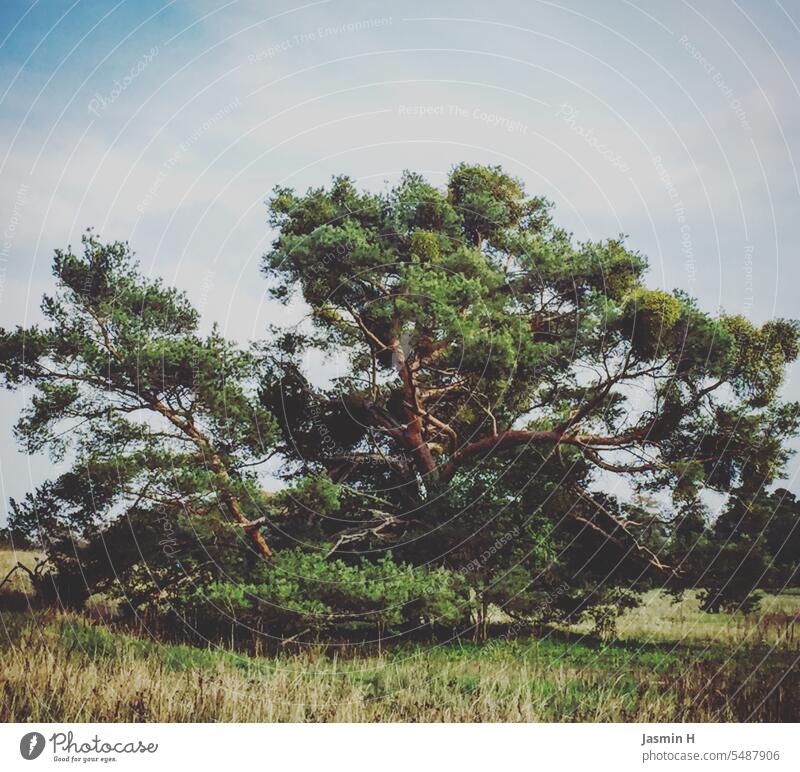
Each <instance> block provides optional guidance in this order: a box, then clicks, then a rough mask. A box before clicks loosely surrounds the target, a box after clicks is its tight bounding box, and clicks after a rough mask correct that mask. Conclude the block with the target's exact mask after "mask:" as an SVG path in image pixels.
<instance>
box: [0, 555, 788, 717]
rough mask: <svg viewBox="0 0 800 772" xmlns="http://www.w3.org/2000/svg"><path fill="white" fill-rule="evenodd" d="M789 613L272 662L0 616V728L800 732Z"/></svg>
mask: <svg viewBox="0 0 800 772" xmlns="http://www.w3.org/2000/svg"><path fill="white" fill-rule="evenodd" d="M0 557H3V556H2V555H0ZM30 557H32V556H30ZM9 562H10V561H9ZM17 589H19V590H20V591H25V588H24V587H19V588H17ZM798 609H800V597H796V596H794V597H781V598H777V599H769V600H768V601H767V602H766V603H765V604H764V611H763V612H762V614H761V615H760V616H759V615H757V616H756V617H754V619H753V620H745V619H744V618H742V619H739V618H738V616H737V615H733V616H731V615H726V614H719V615H705V614H702V613H701V612H700V611H699V610H698V609H697V604H696V602H695V601H694V600H693V599H689V600H687V601H684V602H683V603H682V604H678V605H677V606H676V605H672V604H671V603H670V602H669V600H668V599H665V598H662V597H661V596H658V595H655V594H653V595H649V596H648V597H647V598H646V601H645V604H644V606H643V607H641V608H639V609H636V610H634V611H632V612H630V613H628V614H626V615H625V617H624V618H623V619H622V620H621V622H620V637H621V639H622V640H619V641H617V642H615V643H612V644H608V645H602V644H600V643H599V642H597V641H594V640H591V639H589V638H587V637H586V636H585V635H582V634H581V631H571V632H569V633H563V632H561V633H553V634H551V635H549V636H546V637H545V638H543V639H539V640H496V641H493V642H490V643H488V644H484V645H474V644H467V643H458V642H453V643H450V644H445V645H439V646H427V647H421V646H413V647H412V646H405V647H398V648H396V649H394V650H393V651H391V652H389V653H387V654H384V655H383V656H377V655H374V654H371V655H370V654H361V655H355V656H350V657H342V656H340V655H335V654H332V653H331V652H330V651H325V650H323V649H319V648H314V649H306V650H304V651H302V652H300V653H295V654H291V655H290V654H285V655H282V656H278V657H272V658H263V657H249V656H245V655H242V654H237V653H233V652H230V651H225V650H221V649H211V648H209V649H202V648H197V647H192V646H185V645H165V644H162V643H159V642H157V641H154V640H150V639H147V638H144V637H138V638H137V637H134V636H130V635H125V634H122V633H121V632H120V631H119V630H112V629H110V628H106V627H104V626H103V625H101V624H95V623H92V622H90V621H89V620H88V619H87V618H86V616H79V615H74V614H56V613H53V612H31V611H16V612H10V611H5V612H0V662H2V665H1V666H0V720H2V721H5V722H8V721H36V722H45V721H56V722H58V721H168V722H173V721H177V722H180V721H221V722H236V721H246V722H273V721H504V722H505V721H643V722H654V721H746V720H757V721H797V720H798V719H800V670H799V669H798V667H797V663H798V649H799V648H800V644H798V640H797V638H796V637H795V636H794V633H795V628H796V626H797V610H798ZM787 618H788V620H789V622H788V623H787V621H786V620H787ZM787 624H788V626H787ZM781 631H783V632H781ZM786 631H788V632H786Z"/></svg>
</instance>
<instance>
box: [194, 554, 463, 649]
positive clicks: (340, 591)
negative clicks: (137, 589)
mask: <svg viewBox="0 0 800 772" xmlns="http://www.w3.org/2000/svg"><path fill="white" fill-rule="evenodd" d="M259 573H260V576H259V577H258V579H256V578H255V577H252V578H251V582H236V583H233V582H214V583H212V584H210V585H208V586H206V587H203V588H201V589H198V590H196V591H195V592H192V593H191V594H190V595H188V597H185V598H181V599H180V600H179V603H180V604H181V606H182V607H185V608H186V609H187V611H190V612H191V613H193V614H194V616H195V618H196V619H197V620H198V623H199V624H200V625H206V626H208V625H211V626H213V625H216V624H218V623H219V621H220V618H222V619H231V620H236V621H237V622H238V623H240V624H244V625H247V626H250V627H252V628H255V629H258V630H264V631H265V632H266V633H267V634H268V635H272V636H278V637H280V636H285V635H289V634H299V633H302V632H306V633H314V634H319V633H322V632H330V631H331V630H333V629H335V628H336V627H341V626H343V625H348V624H349V625H351V626H353V625H355V626H358V625H361V626H369V627H372V628H374V629H376V630H377V631H378V634H379V635H380V636H383V635H384V634H385V633H387V632H388V633H396V632H399V631H402V630H409V629H413V628H416V627H418V626H421V625H432V624H438V625H454V624H456V623H457V622H459V621H460V620H461V619H462V618H463V615H464V608H465V605H466V602H467V601H466V596H465V589H466V585H465V583H464V582H463V581H461V580H460V579H459V577H458V576H455V575H453V574H451V573H448V572H447V571H445V570H444V569H442V568H437V569H432V570H428V569H424V568H415V567H413V566H411V565H409V564H402V563H396V562H394V561H393V560H392V559H391V558H390V557H389V556H384V557H383V558H381V559H380V560H378V561H375V562H370V561H366V560H362V561H360V562H359V563H356V564H347V563H345V562H344V561H342V560H329V559H326V558H325V556H324V555H321V554H319V553H316V552H309V551H304V550H301V549H294V550H283V551H281V552H280V553H278V554H277V555H276V556H275V559H274V560H273V561H272V562H271V564H270V565H268V566H264V567H262V568H261V569H260V572H259Z"/></svg>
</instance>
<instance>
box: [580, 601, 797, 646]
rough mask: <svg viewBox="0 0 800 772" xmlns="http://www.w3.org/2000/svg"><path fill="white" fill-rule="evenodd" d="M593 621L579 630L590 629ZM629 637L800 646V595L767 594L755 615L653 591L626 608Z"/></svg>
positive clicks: (621, 631) (622, 625)
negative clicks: (713, 609)
mask: <svg viewBox="0 0 800 772" xmlns="http://www.w3.org/2000/svg"><path fill="white" fill-rule="evenodd" d="M588 629H589V626H588V625H582V626H576V627H575V628H573V630H575V631H579V632H587V631H588ZM617 635H618V638H619V639H620V640H623V641H644V642H657V643H681V644H702V645H715V644H724V645H726V646H733V647H737V646H754V645H758V644H762V643H764V644H768V645H770V646H778V647H781V648H792V649H800V594H785V595H780V596H774V595H768V596H766V597H764V598H763V599H762V601H761V603H760V604H759V606H758V609H757V610H756V611H755V612H753V613H751V614H743V613H740V612H739V613H735V614H707V613H705V612H703V611H702V610H701V609H700V604H699V602H698V600H697V597H696V594H691V593H690V594H687V595H686V596H685V597H684V599H683V600H681V601H680V602H679V603H675V602H673V600H672V599H671V598H670V597H669V596H665V595H662V594H660V593H659V592H658V591H652V592H649V593H647V594H646V595H645V597H644V601H643V603H642V605H641V606H639V607H638V608H635V609H631V610H630V611H626V612H625V614H624V615H623V616H622V617H621V618H620V620H619V621H618V623H617Z"/></svg>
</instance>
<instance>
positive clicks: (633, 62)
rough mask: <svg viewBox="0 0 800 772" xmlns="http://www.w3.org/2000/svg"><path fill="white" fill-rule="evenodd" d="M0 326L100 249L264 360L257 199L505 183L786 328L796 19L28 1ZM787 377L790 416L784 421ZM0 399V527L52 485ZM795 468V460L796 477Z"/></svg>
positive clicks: (8, 80) (440, 7)
mask: <svg viewBox="0 0 800 772" xmlns="http://www.w3.org/2000/svg"><path fill="white" fill-rule="evenodd" d="M0 41H2V45H0V101H1V102H2V109H0V138H1V140H2V141H0V233H2V235H3V238H2V239H0V325H2V326H8V325H10V324H16V323H18V322H19V321H20V320H25V321H26V322H27V323H32V322H35V321H36V320H37V319H38V318H39V317H38V300H39V297H40V296H41V293H42V291H44V290H45V289H47V288H48V287H49V286H50V273H49V265H50V258H51V255H52V250H53V249H54V248H56V247H61V246H66V245H67V244H69V243H73V244H75V243H77V242H78V241H79V238H80V233H81V232H82V231H83V230H84V229H85V228H86V227H87V226H93V227H94V228H95V229H97V230H98V231H99V232H100V234H101V236H103V237H104V238H107V239H127V240H129V241H130V242H131V244H132V245H133V247H134V248H135V250H136V251H137V253H138V256H139V258H140V260H141V263H142V266H143V268H144V269H145V271H147V272H150V273H153V274H158V275H162V276H164V277H165V278H166V279H167V280H168V281H170V282H172V283H174V284H176V285H178V286H179V287H181V288H182V289H185V290H186V291H187V292H188V293H189V295H190V297H191V298H192V300H194V302H195V303H196V304H197V305H198V306H200V307H201V309H202V311H203V314H204V319H205V321H206V323H207V324H210V323H211V322H212V321H217V322H219V323H220V325H221V327H222V329H223V330H224V331H225V332H226V334H228V335H229V336H230V337H233V338H236V339H239V340H242V341H246V340H249V339H253V338H257V337H261V336H263V334H264V331H265V329H266V325H267V324H268V323H269V322H270V321H275V320H277V319H289V318H299V317H300V316H301V315H302V309H301V308H299V307H295V308H292V309H290V310H289V312H288V314H287V312H286V311H285V310H280V312H278V310H277V309H276V308H275V307H274V306H273V305H271V304H270V303H269V302H268V301H267V299H266V298H265V294H264V293H265V283H264V281H263V279H262V277H261V276H260V274H259V272H258V265H259V258H260V256H261V255H262V254H263V252H264V251H265V250H266V249H267V247H268V245H269V242H270V240H271V234H270V232H269V229H268V227H267V224H266V216H265V208H264V205H263V201H264V199H265V198H266V197H267V196H268V195H269V192H270V190H271V189H272V188H273V187H274V186H275V185H276V184H282V185H292V186H295V187H298V188H301V189H302V188H305V187H307V186H309V185H318V184H322V183H325V182H326V181H327V180H328V179H329V178H330V177H331V175H333V174H337V173H342V172H346V173H349V174H350V175H351V176H353V177H355V178H357V179H358V180H359V182H360V184H362V185H364V186H366V187H371V188H382V187H383V186H385V185H386V184H387V182H388V183H391V181H393V180H394V179H396V178H397V176H398V175H399V174H400V172H401V171H402V170H403V169H404V168H411V169H416V170H420V171H424V172H425V173H427V174H428V175H429V176H430V178H431V179H433V180H435V181H438V182H441V181H443V180H444V178H445V176H446V174H447V171H448V169H449V168H450V167H451V166H452V165H453V164H454V163H456V162H458V161H461V160H470V161H478V162H482V163H501V164H503V166H505V167H506V168H507V169H508V170H509V171H511V172H512V173H514V174H516V175H518V176H519V177H521V178H522V179H523V180H525V182H526V183H527V186H528V189H529V191H530V192H531V193H536V194H544V195H546V196H547V197H549V198H550V199H552V200H553V201H554V202H555V204H556V206H557V210H556V218H557V220H558V221H559V222H560V223H561V224H562V225H563V226H565V227H566V228H568V229H569V230H571V231H572V232H573V233H574V234H575V237H576V238H577V239H584V238H593V239H599V238H604V237H608V236H614V235H616V234H618V233H625V234H628V243H629V245H631V246H632V247H633V248H635V249H638V250H640V251H641V252H643V253H645V254H646V255H648V257H649V259H650V262H651V266H652V268H651V274H650V283H651V284H652V285H653V286H658V287H664V288H672V287H680V288H682V289H685V290H687V291H688V292H690V293H691V294H693V295H695V296H697V297H698V298H699V299H700V301H701V304H702V305H703V307H705V308H706V309H708V310H716V309H720V308H723V309H725V310H726V311H729V312H733V313H743V314H745V315H746V316H749V317H750V318H752V319H753V320H754V321H758V322H761V321H763V320H765V319H769V318H772V317H775V316H785V317H793V316H798V315H800V314H798V301H797V295H798V291H799V290H800V265H799V264H798V260H797V254H796V252H797V245H798V243H800V171H799V170H798V151H799V150H800V66H798V65H800V61H799V60H800V45H798V43H800V2H797V0H791V2H790V1H789V0H781V2H770V0H766V1H765V2H760V1H759V2H756V0H750V2H727V1H726V2H716V1H715V0H711V1H709V2H703V3H696V4H692V3H688V2H674V3H659V2H649V1H646V0H635V1H632V2H626V1H624V0H622V1H619V2H617V1H615V0H609V1H608V2H604V3H592V2H580V1H579V0H570V1H569V2H537V1H535V0H531V1H529V2H504V1H503V0H500V1H499V2H495V3H485V2H481V3H477V2H444V1H443V0H427V1H426V2H416V1H412V2H402V3H380V4H378V3H368V2H363V1H361V2H344V1H343V2H340V1H339V0H328V1H323V2H307V3H296V2H267V3H265V2H250V1H248V2H244V1H242V2H236V1H235V0H233V1H229V2H218V1H217V0H214V1H213V2H212V0H195V1H194V2H186V1H184V0H180V1H178V2H153V1H151V0H138V1H137V2H133V1H132V0H131V1H128V0H123V2H119V3H114V2H83V1H80V2H75V3H70V2H54V1H53V0H42V1H41V2H39V1H37V2H31V1H28V2H21V1H17V0H4V2H3V4H2V6H0ZM796 380H797V375H796V371H795V372H793V373H790V378H789V382H788V384H787V387H786V390H785V391H786V394H787V396H789V397H792V398H799V397H800V388H798V386H797V383H796ZM23 396H24V395H6V394H3V395H1V396H0V410H2V411H3V415H4V420H3V421H2V424H1V425H0V497H2V500H3V504H2V505H0V519H2V517H3V514H4V507H5V506H6V505H5V502H6V501H7V498H8V496H20V495H22V494H24V493H25V491H27V490H29V489H30V488H31V487H33V485H34V484H35V483H37V482H38V481H40V480H41V479H42V477H43V476H44V475H45V474H47V472H48V471H52V465H51V464H50V462H49V461H48V460H46V459H28V458H26V457H25V456H23V455H22V454H20V453H19V452H18V451H17V449H16V447H15V445H14V441H13V438H12V436H11V431H10V428H9V427H10V425H11V424H12V422H13V419H14V417H15V415H16V413H17V412H18V410H19V407H20V405H21V404H22V399H23ZM796 469H797V463H796V462H792V465H791V470H790V473H791V475H792V476H793V475H794V473H795V471H796Z"/></svg>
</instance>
